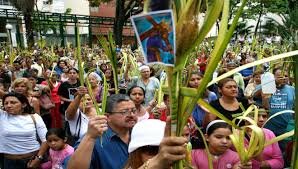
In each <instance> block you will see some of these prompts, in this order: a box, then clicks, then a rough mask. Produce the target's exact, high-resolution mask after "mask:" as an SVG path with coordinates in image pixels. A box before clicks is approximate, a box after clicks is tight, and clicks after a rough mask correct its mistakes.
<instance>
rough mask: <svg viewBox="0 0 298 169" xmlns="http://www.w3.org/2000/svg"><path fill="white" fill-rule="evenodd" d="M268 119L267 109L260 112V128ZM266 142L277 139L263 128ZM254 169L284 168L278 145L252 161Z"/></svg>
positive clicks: (272, 145) (268, 147)
mask: <svg viewBox="0 0 298 169" xmlns="http://www.w3.org/2000/svg"><path fill="white" fill-rule="evenodd" d="M267 119H268V112H267V111H266V110H265V109H260V110H259V115H258V122H257V124H258V126H259V127H263V125H264V123H265V121H267ZM263 132H264V135H265V139H266V141H269V140H272V139H273V138H275V135H274V133H273V132H272V131H271V130H269V129H266V128H263ZM252 166H253V169H259V168H260V169H266V168H271V169H282V168H284V160H283V157H282V153H281V150H280V148H279V145H278V143H274V144H271V145H269V146H267V147H265V148H264V150H263V152H262V154H261V155H260V156H259V157H258V158H256V159H254V160H252Z"/></svg>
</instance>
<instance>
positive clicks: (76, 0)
mask: <svg viewBox="0 0 298 169" xmlns="http://www.w3.org/2000/svg"><path fill="white" fill-rule="evenodd" d="M64 4H65V9H67V8H71V14H78V15H90V11H89V1H88V0H64Z"/></svg>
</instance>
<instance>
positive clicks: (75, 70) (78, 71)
mask: <svg viewBox="0 0 298 169" xmlns="http://www.w3.org/2000/svg"><path fill="white" fill-rule="evenodd" d="M71 70H74V71H76V72H77V73H79V70H78V69H76V68H74V67H72V68H69V69H68V73H69V72H70V71H71Z"/></svg>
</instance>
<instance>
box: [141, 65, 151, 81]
mask: <svg viewBox="0 0 298 169" xmlns="http://www.w3.org/2000/svg"><path fill="white" fill-rule="evenodd" d="M150 73H151V71H150V69H149V68H144V69H142V70H141V76H142V78H143V79H149V78H150Z"/></svg>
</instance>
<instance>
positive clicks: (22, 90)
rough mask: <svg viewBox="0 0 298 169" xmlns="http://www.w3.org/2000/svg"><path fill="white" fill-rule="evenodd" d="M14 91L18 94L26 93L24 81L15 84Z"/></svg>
mask: <svg viewBox="0 0 298 169" xmlns="http://www.w3.org/2000/svg"><path fill="white" fill-rule="evenodd" d="M14 91H15V92H16V93H19V94H26V93H27V91H28V88H27V86H26V84H25V83H19V84H17V85H15V87H14Z"/></svg>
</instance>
